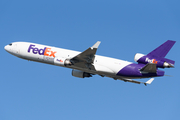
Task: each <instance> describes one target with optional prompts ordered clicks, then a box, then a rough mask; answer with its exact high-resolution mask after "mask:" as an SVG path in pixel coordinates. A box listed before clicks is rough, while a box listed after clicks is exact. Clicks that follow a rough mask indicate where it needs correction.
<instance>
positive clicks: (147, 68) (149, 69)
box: [140, 63, 157, 73]
mask: <svg viewBox="0 0 180 120" xmlns="http://www.w3.org/2000/svg"><path fill="white" fill-rule="evenodd" d="M140 71H141V72H148V73H156V71H157V70H156V64H154V63H148V64H146V66H144V67H143V68H142V69H141V70H140Z"/></svg>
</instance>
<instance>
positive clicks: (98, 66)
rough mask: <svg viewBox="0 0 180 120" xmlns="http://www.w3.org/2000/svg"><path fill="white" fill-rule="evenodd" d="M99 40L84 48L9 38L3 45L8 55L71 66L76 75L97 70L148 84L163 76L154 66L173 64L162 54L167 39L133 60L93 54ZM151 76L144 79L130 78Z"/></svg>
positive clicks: (88, 73)
mask: <svg viewBox="0 0 180 120" xmlns="http://www.w3.org/2000/svg"><path fill="white" fill-rule="evenodd" d="M99 44H100V41H97V42H96V43H95V44H94V45H93V46H92V47H90V48H88V49H87V50H85V51H84V52H77V51H73V50H67V49H62V48H56V47H51V46H47V45H40V44H36V43H30V42H13V43H11V44H9V45H6V46H5V47H4V49H5V50H6V51H7V52H9V53H10V54H12V55H15V56H17V57H19V58H23V59H26V60H30V61H36V62H42V63H47V64H51V65H57V66H61V67H67V68H71V69H72V75H73V76H75V77H79V78H85V77H92V75H95V74H98V75H100V76H102V77H104V76H106V77H110V78H113V79H114V80H123V81H125V82H132V83H137V84H141V83H143V84H145V85H146V84H151V82H152V81H153V80H154V78H153V77H161V76H164V71H162V70H159V69H158V68H171V67H174V63H175V61H173V60H170V59H167V58H165V56H166V54H167V53H168V52H169V50H170V49H171V48H172V46H173V45H174V44H175V41H172V40H168V41H166V42H165V43H163V44H162V45H160V46H159V47H158V48H156V49H155V50H153V51H152V52H150V53H149V54H147V55H144V54H140V53H137V54H136V55H135V57H134V60H135V62H137V64H135V63H131V62H128V61H123V60H119V59H115V58H110V57H105V56H100V55H96V51H97V48H98V46H99ZM141 78H151V79H150V80H148V81H147V82H141V81H137V80H133V79H141Z"/></svg>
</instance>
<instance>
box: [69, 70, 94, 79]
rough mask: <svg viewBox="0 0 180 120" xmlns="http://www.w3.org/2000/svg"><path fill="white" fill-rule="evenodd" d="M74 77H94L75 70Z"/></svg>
mask: <svg viewBox="0 0 180 120" xmlns="http://www.w3.org/2000/svg"><path fill="white" fill-rule="evenodd" d="M72 76H74V77H79V78H85V77H92V75H91V74H90V73H87V72H83V71H80V70H74V69H73V70H72Z"/></svg>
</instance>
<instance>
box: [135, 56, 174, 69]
mask: <svg viewBox="0 0 180 120" xmlns="http://www.w3.org/2000/svg"><path fill="white" fill-rule="evenodd" d="M134 61H135V62H138V63H142V64H147V63H154V64H156V66H157V67H159V68H170V67H173V64H174V61H172V60H169V59H166V58H158V57H152V56H147V55H144V54H141V53H137V54H136V55H135V56H134Z"/></svg>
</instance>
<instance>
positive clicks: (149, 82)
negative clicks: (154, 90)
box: [145, 78, 154, 84]
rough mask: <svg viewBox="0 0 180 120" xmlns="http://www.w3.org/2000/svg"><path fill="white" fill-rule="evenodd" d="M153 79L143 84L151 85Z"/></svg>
mask: <svg viewBox="0 0 180 120" xmlns="http://www.w3.org/2000/svg"><path fill="white" fill-rule="evenodd" d="M153 80H154V78H151V79H150V80H148V81H147V82H145V84H151V83H152V82H153Z"/></svg>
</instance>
